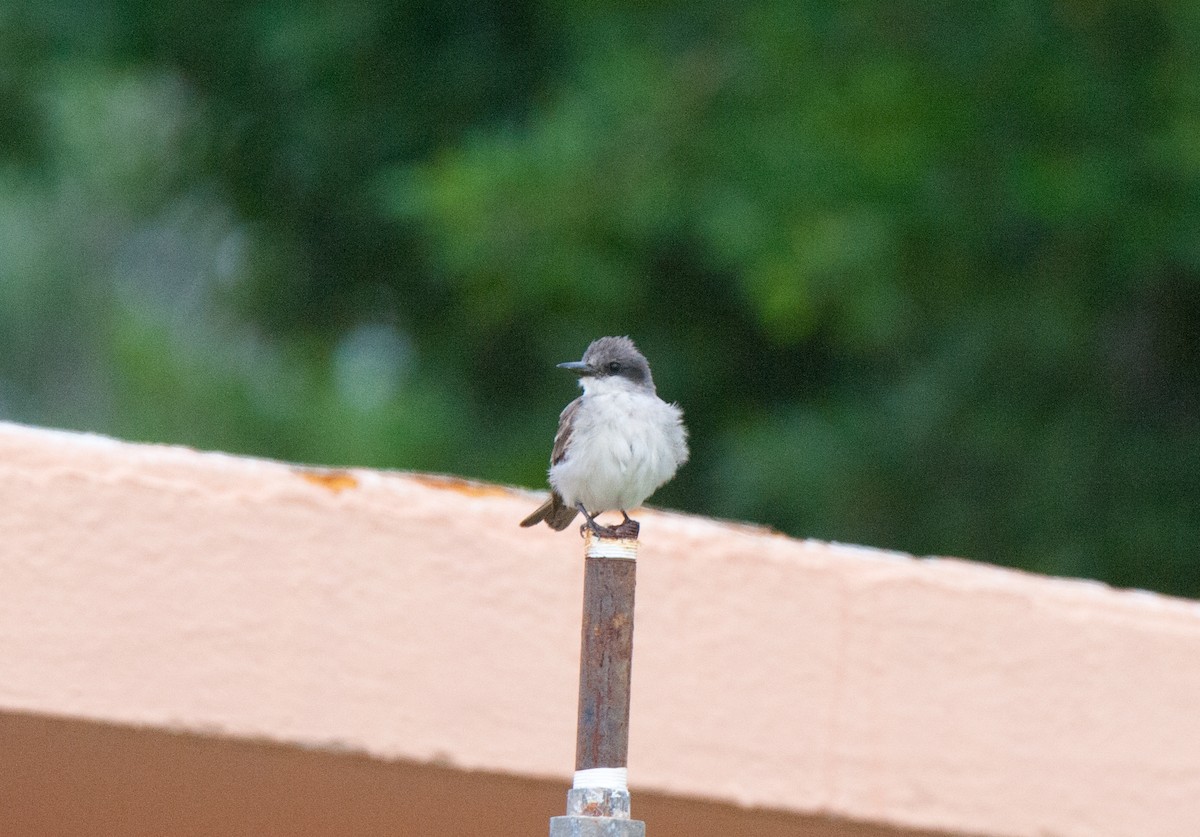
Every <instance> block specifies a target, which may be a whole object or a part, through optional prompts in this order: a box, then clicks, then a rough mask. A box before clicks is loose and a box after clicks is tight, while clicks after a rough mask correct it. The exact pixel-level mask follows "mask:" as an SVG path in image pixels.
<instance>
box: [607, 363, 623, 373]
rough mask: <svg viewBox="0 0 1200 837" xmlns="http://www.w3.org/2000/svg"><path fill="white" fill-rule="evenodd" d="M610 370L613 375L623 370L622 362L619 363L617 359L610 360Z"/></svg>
mask: <svg viewBox="0 0 1200 837" xmlns="http://www.w3.org/2000/svg"><path fill="white" fill-rule="evenodd" d="M608 371H609V372H610V373H612V374H613V375H615V374H617V373H618V372H620V371H621V364H619V363H617V362H616V361H615V360H614V361H610V362H609V364H608Z"/></svg>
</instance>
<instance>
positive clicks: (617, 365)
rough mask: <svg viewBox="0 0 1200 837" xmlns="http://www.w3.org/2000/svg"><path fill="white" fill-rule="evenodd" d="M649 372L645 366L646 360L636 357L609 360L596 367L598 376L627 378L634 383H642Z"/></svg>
mask: <svg viewBox="0 0 1200 837" xmlns="http://www.w3.org/2000/svg"><path fill="white" fill-rule="evenodd" d="M649 372H650V370H649V369H648V368H647V367H646V362H645V361H642V360H640V359H637V358H635V359H632V360H610V361H608V362H607V363H604V364H601V365H600V367H599V368H597V369H596V375H597V376H598V377H602V378H608V377H621V378H628V379H629V380H631V381H633V382H634V383H635V384H644V383H645V382H646V377H647V375H648V374H649Z"/></svg>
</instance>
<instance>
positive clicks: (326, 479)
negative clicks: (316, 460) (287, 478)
mask: <svg viewBox="0 0 1200 837" xmlns="http://www.w3.org/2000/svg"><path fill="white" fill-rule="evenodd" d="M296 473H297V474H299V475H300V476H301V478H303V479H306V480H308V481H309V482H311V483H312V484H313V485H319V486H321V487H322V488H327V489H329V490H330V491H332V492H333V493H334V494H340V493H341V492H343V491H345V490H346V489H348V488H358V478H357V477H355V476H354V475H353V474H351V473H350V472H349V471H309V470H302V469H297V470H296Z"/></svg>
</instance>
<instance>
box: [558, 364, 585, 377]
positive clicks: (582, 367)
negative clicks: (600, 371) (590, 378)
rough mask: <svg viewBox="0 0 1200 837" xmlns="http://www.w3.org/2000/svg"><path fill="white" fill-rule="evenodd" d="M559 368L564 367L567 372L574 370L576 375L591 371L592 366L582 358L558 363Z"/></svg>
mask: <svg viewBox="0 0 1200 837" xmlns="http://www.w3.org/2000/svg"><path fill="white" fill-rule="evenodd" d="M558 368H559V369H566V370H567V371H569V372H574V373H575V374H576V375H586V374H588V373H589V372H591V371H592V367H590V366H588V365H587V364H586V363H584V362H583V361H582V360H572V361H568V362H567V363H560V364H559V365H558Z"/></svg>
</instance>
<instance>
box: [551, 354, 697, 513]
mask: <svg viewBox="0 0 1200 837" xmlns="http://www.w3.org/2000/svg"><path fill="white" fill-rule="evenodd" d="M687 457H688V450H687V432H686V431H685V430H684V427H683V412H682V411H681V410H680V409H679V408H678V407H677V406H675V405H674V404H668V403H666V402H665V401H663V400H662V399H660V398H659V397H658V396H656V395H654V394H653V393H651V392H647V391H646V390H644V389H641V388H639V387H636V386H634V385H633V384H631V383H629V382H628V381H626V380H625V379H623V378H599V379H590V380H587V379H585V382H584V399H583V401H582V403H581V404H580V406H579V410H578V411H577V412H576V413H575V426H574V428H573V430H572V432H571V440H570V443H569V444H568V446H567V452H566V456H565V457H564V459H563V461H562V462H560V463H559V464H557V465H554V466H552V467H551V468H550V484H551V485H552V486H553V487H554V488H555V490H557V491H558V493H559V494H561V495H562V497H563V500H564V501H565V502H566V503H567V504H568V505H571V506H574V505H575V504H576V503H583V506H584V508H586V509H587V510H588V512H589V513H590V514H599V513H600V512H602V511H609V510H622V509H632V508H635V507H637V506H640V505H641V504H642V503H643V502H644V501H645V500H646V498H647V497H649V496H650V495H651V494H652V493H654V491H655V489H657V488H658V487H659V486H660V485H662V484H663V483H665V482H666V481H667V480H669V479H670V478H671V477H672V476H674V475H675V471H676V470H677V469H678V468H679V466H680V465H682V464H683V463H684V462H686V461H687Z"/></svg>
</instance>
